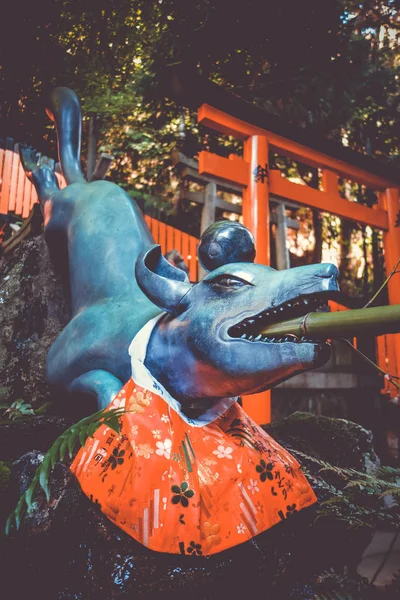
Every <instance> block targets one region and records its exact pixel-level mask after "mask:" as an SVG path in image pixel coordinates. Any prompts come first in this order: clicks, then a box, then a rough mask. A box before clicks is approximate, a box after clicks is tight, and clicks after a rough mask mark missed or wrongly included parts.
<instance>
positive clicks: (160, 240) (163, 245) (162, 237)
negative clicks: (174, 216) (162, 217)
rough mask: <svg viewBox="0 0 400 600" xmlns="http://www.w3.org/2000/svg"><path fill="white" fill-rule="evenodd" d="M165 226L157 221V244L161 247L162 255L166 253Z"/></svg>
mask: <svg viewBox="0 0 400 600" xmlns="http://www.w3.org/2000/svg"><path fill="white" fill-rule="evenodd" d="M166 228H167V226H166V224H165V223H162V222H161V221H159V223H158V243H159V244H160V246H161V252H162V253H163V254H165V253H166V251H167V231H166Z"/></svg>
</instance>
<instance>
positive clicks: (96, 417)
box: [6, 408, 124, 535]
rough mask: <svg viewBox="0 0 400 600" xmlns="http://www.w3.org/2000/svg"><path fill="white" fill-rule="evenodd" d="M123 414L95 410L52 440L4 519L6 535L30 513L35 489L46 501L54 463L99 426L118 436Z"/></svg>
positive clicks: (116, 411)
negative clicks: (39, 490)
mask: <svg viewBox="0 0 400 600" xmlns="http://www.w3.org/2000/svg"><path fill="white" fill-rule="evenodd" d="M123 413H124V409H123V408H118V409H110V410H107V409H102V410H99V411H97V412H95V413H94V414H92V415H89V416H88V417H85V418H84V419H81V420H80V421H78V422H77V423H75V424H74V425H72V426H71V427H69V428H68V429H67V430H66V431H64V433H63V434H62V435H60V437H58V438H57V439H56V441H55V442H54V444H53V445H52V446H51V448H50V449H49V450H48V452H46V454H45V455H44V458H43V461H42V463H41V464H40V465H39V467H38V468H37V470H36V473H35V475H34V477H33V479H32V482H31V484H30V485H29V487H28V489H27V490H26V491H25V492H24V493H23V494H22V496H21V497H20V499H19V501H18V504H17V506H16V508H15V510H14V511H13V512H12V513H11V514H10V516H9V517H8V519H7V522H6V534H7V535H8V534H9V532H10V530H11V528H12V526H13V525H14V524H15V526H16V528H17V529H18V528H19V526H20V524H21V520H22V518H23V516H24V514H25V512H26V510H28V512H29V511H30V510H32V507H33V497H34V495H35V493H36V491H37V490H38V488H42V490H43V491H44V493H45V495H46V499H47V501H49V500H50V489H49V477H50V473H51V471H52V470H53V469H54V466H55V464H56V462H57V461H63V460H64V459H65V457H66V456H67V454H68V456H69V457H70V458H72V455H73V452H74V450H75V448H76V446H77V445H78V444H80V445H84V443H85V441H86V440H87V438H88V437H92V436H93V435H94V433H95V432H96V430H97V429H98V428H99V427H100V426H101V425H105V426H107V427H110V428H111V429H113V430H114V431H115V432H116V433H117V434H118V435H119V433H120V425H119V418H120V417H121V416H122V414H123Z"/></svg>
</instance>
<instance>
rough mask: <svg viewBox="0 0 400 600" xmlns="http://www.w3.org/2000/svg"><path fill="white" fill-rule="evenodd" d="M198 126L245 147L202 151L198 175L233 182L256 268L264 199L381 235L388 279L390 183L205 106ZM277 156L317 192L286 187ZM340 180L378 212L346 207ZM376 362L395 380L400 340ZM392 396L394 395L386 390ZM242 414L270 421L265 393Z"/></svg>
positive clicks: (394, 238)
mask: <svg viewBox="0 0 400 600" xmlns="http://www.w3.org/2000/svg"><path fill="white" fill-rule="evenodd" d="M198 121H199V123H201V124H202V125H206V126H207V127H209V128H212V129H215V130H217V131H219V132H221V133H224V134H226V135H229V136H232V137H234V138H236V139H240V140H243V141H244V149H243V156H242V157H238V156H236V155H231V156H230V157H229V158H223V157H221V156H218V155H216V154H212V153H210V152H207V151H203V152H201V153H200V155H199V173H203V174H206V175H211V176H216V177H219V178H221V179H225V180H226V181H229V182H234V183H236V184H238V185H240V186H241V187H242V188H243V222H244V225H245V226H246V227H248V228H249V229H250V231H251V232H252V233H253V235H254V237H255V241H256V249H257V262H259V263H263V264H267V265H268V264H269V262H270V253H269V248H270V240H269V237H270V236H269V196H270V194H273V195H274V196H277V197H280V198H283V199H288V200H292V201H294V202H297V203H299V204H301V205H305V206H309V207H313V208H317V209H319V210H322V211H326V212H329V213H331V214H333V215H337V216H339V217H343V218H345V219H350V220H353V221H356V222H358V223H362V224H365V225H370V226H371V227H375V228H378V229H381V230H383V231H384V252H385V268H386V272H387V274H389V273H390V272H391V271H392V269H393V267H394V266H395V264H396V262H397V260H398V259H399V258H400V229H399V228H398V226H396V221H397V215H398V214H400V213H399V210H400V201H399V187H400V186H399V184H398V179H397V178H396V179H397V182H395V181H394V180H390V179H387V178H386V177H382V176H381V175H377V174H374V173H372V172H370V171H368V170H365V169H363V168H360V167H358V166H354V165H353V164H349V163H347V162H345V161H343V160H340V159H337V158H334V157H332V156H330V155H328V154H325V153H323V152H320V151H318V150H315V149H313V148H311V147H307V146H306V145H303V144H301V143H298V142H295V141H293V140H291V139H288V138H285V137H283V136H281V135H278V134H276V133H273V132H271V131H267V130H266V129H263V128H261V127H258V126H256V125H254V124H251V123H247V122H245V121H243V120H241V119H239V118H236V117H234V116H231V115H229V114H227V113H225V112H223V111H221V110H219V109H217V108H214V107H212V106H210V105H209V104H203V105H202V106H201V107H200V108H199V111H198ZM270 150H273V151H276V152H278V153H279V154H280V155H281V156H287V157H289V158H292V159H294V160H298V161H300V162H302V163H303V164H308V165H310V166H313V167H318V168H320V169H321V170H322V188H323V189H322V190H319V189H313V188H310V187H308V186H302V185H299V184H296V183H293V182H291V181H289V180H288V179H286V178H284V177H283V176H282V175H281V172H280V171H279V170H270V169H269V164H268V156H269V151H270ZM339 177H344V178H348V179H350V180H352V181H356V182H358V183H360V184H363V185H365V186H366V187H367V188H370V189H374V190H377V191H378V197H379V202H378V206H374V207H372V208H369V207H367V206H364V205H361V204H358V203H356V202H350V201H348V200H346V199H344V198H342V197H341V196H340V195H339V190H338V179H339ZM388 289H389V301H390V303H391V304H399V303H400V281H399V279H396V277H393V278H392V279H391V280H390V282H389V286H388ZM377 343H378V362H379V365H380V366H381V368H382V369H384V370H385V371H390V372H391V374H393V375H395V376H400V334H397V335H390V336H382V337H380V338H377ZM390 393H391V394H392V395H396V394H397V391H396V390H390ZM243 403H244V405H245V409H246V411H247V412H248V413H249V414H250V415H251V416H252V417H253V418H254V419H255V420H256V421H257V422H259V423H266V422H268V421H270V415H271V409H270V392H263V393H261V394H254V395H252V396H249V397H247V398H245V399H244V401H243Z"/></svg>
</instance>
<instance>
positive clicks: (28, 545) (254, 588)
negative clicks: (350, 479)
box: [1, 415, 373, 600]
mask: <svg viewBox="0 0 400 600" xmlns="http://www.w3.org/2000/svg"><path fill="white" fill-rule="evenodd" d="M320 419H321V418H320V417H311V416H306V415H294V416H293V418H289V419H286V420H283V421H282V422H281V423H280V424H277V425H276V426H271V427H272V428H275V429H276V432H279V436H280V442H281V443H282V445H286V446H287V445H288V444H287V442H286V440H284V438H286V437H287V438H288V439H290V442H291V443H292V442H293V440H294V439H296V440H297V441H298V442H299V443H300V444H301V445H302V444H303V445H304V446H302V447H303V448H304V450H307V451H308V452H311V451H313V452H314V453H315V454H317V455H318V456H319V457H321V458H323V459H327V457H328V456H330V455H331V454H332V453H336V454H337V455H339V454H341V453H340V452H339V445H340V444H342V445H343V447H342V452H345V447H346V446H349V447H351V448H353V454H352V455H351V457H350V460H351V461H352V463H353V464H359V465H361V464H363V461H364V458H363V456H364V455H369V454H370V453H372V452H373V450H372V445H371V444H369V443H368V442H367V438H368V436H367V437H365V434H364V433H363V432H361V431H360V430H361V429H362V428H360V427H359V426H356V425H354V424H350V423H346V424H345V423H342V422H341V423H339V424H338V423H336V420H335V419H329V422H328V421H327V422H325V421H323V423H322V431H323V434H324V435H325V436H328V425H330V431H332V427H333V428H336V429H335V432H337V435H338V436H339V439H336V438H335V436H336V433H335V435H333V438H332V441H331V445H332V447H331V445H330V444H326V437H325V439H322V437H323V436H320V438H319V439H320V447H318V436H317V432H318V430H319V428H320V426H321V421H320ZM296 423H297V424H298V425H297V427H298V429H299V432H296ZM271 427H269V429H271ZM305 432H306V433H307V435H309V436H310V439H309V440H308V442H309V443H308V446H307V448H306V447H305V444H306V442H307V439H306V437H305ZM343 432H347V433H343ZM353 436H355V437H359V438H360V439H359V441H358V442H357V443H356V442H355V440H354V439H353ZM349 437H351V439H349ZM362 440H363V441H362ZM357 448H358V450H357ZM357 452H358V453H359V456H358V458H357ZM41 459H42V455H41V454H40V453H39V452H30V453H28V454H26V455H25V456H24V457H22V458H21V459H20V460H18V461H17V462H16V463H14V465H13V477H14V481H15V483H16V484H17V485H18V487H19V490H20V492H21V491H23V490H24V489H26V487H27V486H28V485H29V482H30V480H31V478H32V477H33V474H34V471H35V469H36V466H37V464H38V463H39V461H40V460H41ZM339 459H340V460H342V458H340V456H339ZM343 460H344V458H343ZM327 490H331V486H330V484H329V483H327V484H325V485H324V484H323V482H322V483H321V478H320V481H319V484H318V485H316V491H317V494H318V495H321V497H326V493H327V492H326V491H327ZM330 493H331V495H332V492H330ZM324 494H325V496H324ZM15 500H17V498H15ZM317 510H318V508H317V507H316V506H313V507H310V508H309V509H307V510H304V511H301V512H300V513H297V514H296V515H295V516H294V517H291V518H290V519H287V520H286V521H284V522H282V523H280V524H279V525H276V526H275V527H273V528H272V529H270V530H268V531H267V532H265V533H263V534H261V535H259V536H257V537H256V538H254V539H253V540H252V541H251V542H248V543H245V544H242V545H240V546H237V547H236V548H233V549H231V550H227V551H225V552H222V553H220V554H217V555H213V556H210V557H187V556H177V555H168V554H161V553H156V552H152V551H150V550H147V549H146V548H144V547H142V546H141V545H140V544H138V543H137V542H135V541H134V540H133V539H132V538H130V537H129V536H128V535H126V534H125V533H124V532H123V531H121V530H120V529H118V528H117V527H116V526H115V525H114V524H113V523H111V522H110V521H109V520H108V519H107V518H106V517H104V516H103V514H102V513H101V512H100V511H99V510H98V509H97V508H96V506H95V505H94V504H92V503H91V502H90V500H88V499H87V498H86V497H85V496H84V495H83V494H82V492H81V491H80V488H79V486H78V484H77V482H76V480H75V478H74V477H73V476H72V475H71V473H70V472H69V469H68V466H66V465H61V464H58V465H57V466H56V469H55V471H54V473H53V476H52V479H51V499H50V502H49V503H47V502H46V501H45V499H44V497H43V495H42V493H39V494H38V496H37V500H36V506H35V509H34V511H33V512H32V514H31V515H29V516H27V517H26V518H25V519H24V521H23V525H22V527H21V529H20V531H19V532H15V533H13V535H12V536H11V539H9V540H7V541H6V542H4V544H5V550H6V551H5V552H4V553H3V554H4V559H3V560H2V563H1V564H2V566H3V568H4V569H5V572H6V573H7V574H8V577H9V581H10V589H9V590H7V591H8V594H9V596H8V597H10V598H25V597H26V596H27V594H29V593H30V591H31V590H32V589H35V590H36V593H37V594H38V595H39V596H40V598H41V599H42V600H47V599H48V600H73V599H78V600H80V599H82V600H95V599H96V600H98V599H99V598H104V599H107V600H108V599H114V598H116V599H119V598H136V597H137V598H143V599H146V600H153V599H157V598H160V599H162V600H169V599H171V600H172V599H173V600H180V599H182V600H183V598H185V599H187V597H188V596H189V597H190V598H191V600H206V599H207V600H213V599H217V598H218V599H219V598H221V596H224V597H231V598H241V597H243V596H247V597H252V599H254V600H257V599H260V600H261V599H262V600H265V599H266V598H276V599H278V598H279V599H280V600H281V599H282V600H284V599H285V598H288V599H289V598H291V599H294V600H313V599H314V598H315V599H316V598H317V595H316V594H317V592H318V590H320V589H321V587H320V586H321V585H322V584H321V581H320V579H321V575H320V574H321V573H324V572H325V571H326V570H327V569H330V568H334V569H335V570H338V571H340V572H342V571H343V569H344V568H345V567H347V568H349V569H350V571H349V581H350V583H349V585H350V584H351V586H352V587H351V589H352V590H353V589H356V588H357V589H358V588H359V589H360V590H361V589H362V588H363V587H365V586H366V585H367V584H366V583H365V582H362V581H361V580H360V578H358V576H357V575H356V573H355V568H356V565H357V564H358V562H359V560H360V557H361V554H362V552H363V550H364V549H365V547H366V546H367V545H368V543H369V541H370V539H371V532H369V531H368V530H364V529H361V530H358V531H350V530H349V527H348V526H347V524H340V523H335V522H333V523H332V522H329V521H327V520H324V519H321V520H317V521H316V522H315V517H316V514H317ZM19 573H23V574H24V576H23V577H19ZM350 575H351V576H350ZM326 579H327V578H326V577H325V578H324V579H323V582H324V583H323V584H324V585H325V586H326ZM328 579H329V578H328ZM342 579H343V578H342ZM3 580H4V579H3ZM331 580H332V581H336V580H334V578H333V577H332V578H331ZM346 581H347V580H346ZM338 585H339V584H338ZM340 585H342V586H343V581H342V580H341V584H340ZM323 589H325V588H323ZM329 589H330V588H329ZM360 593H361V592H360ZM13 594H14V595H13ZM352 597H353V598H355V599H356V600H364V598H367V597H368V596H362V595H360V596H357V595H355V594H353V596H352ZM371 598H372V596H371Z"/></svg>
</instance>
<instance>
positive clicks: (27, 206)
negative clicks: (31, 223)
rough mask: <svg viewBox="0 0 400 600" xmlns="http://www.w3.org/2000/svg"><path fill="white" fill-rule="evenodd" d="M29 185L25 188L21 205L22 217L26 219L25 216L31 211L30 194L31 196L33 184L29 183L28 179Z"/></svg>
mask: <svg viewBox="0 0 400 600" xmlns="http://www.w3.org/2000/svg"><path fill="white" fill-rule="evenodd" d="M29 184H30V185H29V187H27V188H25V189H26V190H27V193H26V194H25V195H24V202H23V205H22V215H21V216H22V218H23V219H26V218H27V217H29V214H30V212H31V203H32V202H31V200H32V196H33V185H32V184H31V182H30V181H29Z"/></svg>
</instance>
